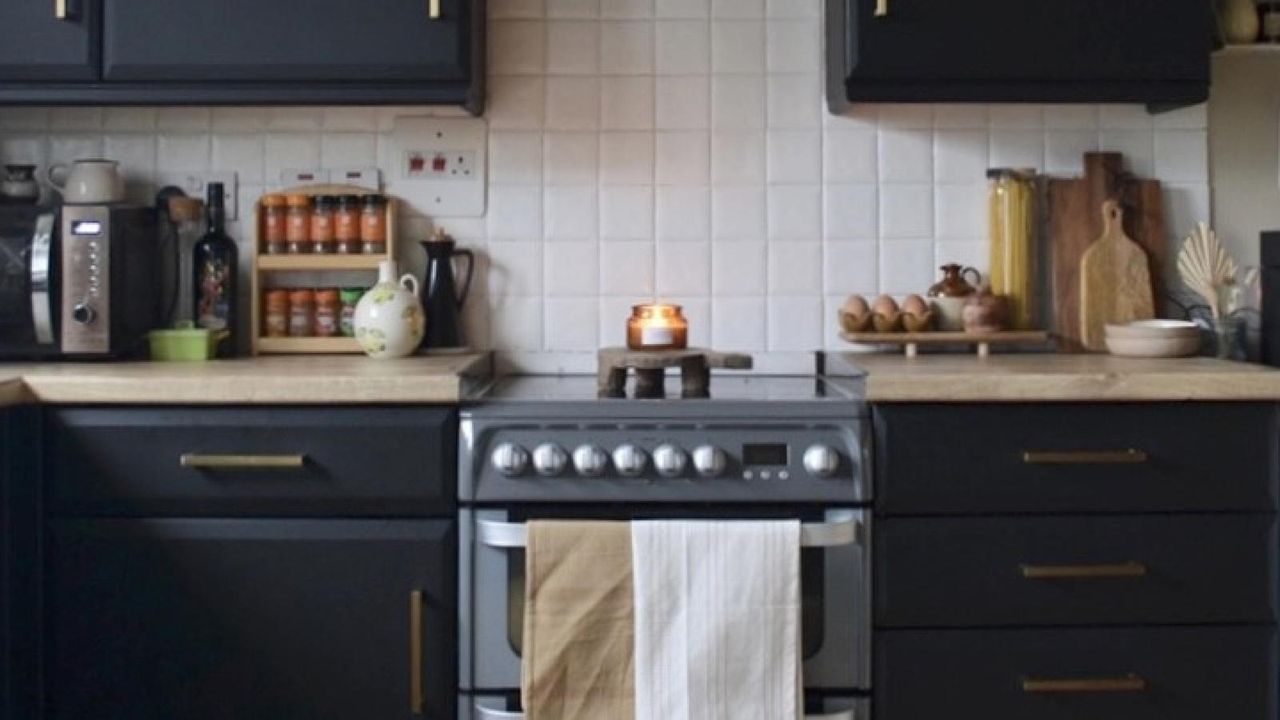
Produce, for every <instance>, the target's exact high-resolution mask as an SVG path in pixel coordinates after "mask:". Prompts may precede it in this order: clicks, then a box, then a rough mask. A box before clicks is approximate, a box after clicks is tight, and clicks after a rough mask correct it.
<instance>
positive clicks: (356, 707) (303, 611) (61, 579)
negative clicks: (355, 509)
mask: <svg viewBox="0 0 1280 720" xmlns="http://www.w3.org/2000/svg"><path fill="white" fill-rule="evenodd" d="M456 543H457V540H456V531H455V525H454V522H453V521H451V520H250V519H63V520H56V521H54V522H53V523H52V525H51V528H50V531H49V533H48V548H47V550H46V554H47V559H46V568H47V570H46V572H47V578H46V593H47V597H48V601H47V611H46V649H45V678H46V683H47V687H48V690H47V699H46V703H45V718H47V719H48V720H72V719H75V720H81V719H83V718H88V717H105V718H130V720H161V719H168V718H183V719H184V720H231V719H232V718H235V719H237V720H255V719H260V720H278V719H279V718H308V719H309V720H325V719H332V720H350V719H351V718H363V719H366V720H386V719H389V718H411V717H427V718H437V719H444V718H453V717H454V705H455V700H454V697H453V695H454V687H455V685H456V681H455V676H456V665H457V661H456V658H455V656H454V654H453V638H454V637H456V615H457V610H456V608H457V597H456V591H455V590H454V580H453V577H454V575H455V573H456V568H455V566H456V562H457V546H456ZM415 614H417V616H416V617H415ZM415 632H416V636H415V635H414V633H415ZM446 638H447V639H448V640H445V641H442V639H446ZM419 683H420V684H419ZM419 703H421V706H420V708H419ZM419 709H420V710H421V712H419Z"/></svg>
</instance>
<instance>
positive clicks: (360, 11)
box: [103, 0, 479, 84]
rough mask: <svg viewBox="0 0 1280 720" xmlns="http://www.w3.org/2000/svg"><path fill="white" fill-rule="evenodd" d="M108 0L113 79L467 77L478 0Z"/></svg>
mask: <svg viewBox="0 0 1280 720" xmlns="http://www.w3.org/2000/svg"><path fill="white" fill-rule="evenodd" d="M477 1H479V0H438V5H439V16H438V17H435V18H433V17H431V8H432V6H433V5H436V4H437V2H436V0H361V1H360V2H350V0H307V2H305V3H299V2H293V1H292V0H220V1H219V2H207V1H201V0H104V3H105V8H104V25H105V31H104V39H103V66H104V76H105V78H106V80H107V81H109V82H110V81H136V80H163V81H166V82H192V81H222V82H235V81H247V82H287V81H297V82H360V83H363V84H377V83H392V84H394V83H405V82H424V81H444V80H465V79H467V78H468V77H469V67H470V63H469V58H470V52H471V49H470V39H469V37H470V36H469V18H470V13H471V9H470V6H471V3H472V2H477Z"/></svg>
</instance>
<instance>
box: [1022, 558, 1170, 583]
mask: <svg viewBox="0 0 1280 720" xmlns="http://www.w3.org/2000/svg"><path fill="white" fill-rule="evenodd" d="M1019 567H1020V568H1021V569H1022V577H1023V578H1025V579H1027V580H1110V579H1123V578H1140V577H1143V576H1144V575H1146V574H1147V566H1146V565H1143V564H1142V563H1140V562H1123V563H1112V564H1101V565H1020V566H1019Z"/></svg>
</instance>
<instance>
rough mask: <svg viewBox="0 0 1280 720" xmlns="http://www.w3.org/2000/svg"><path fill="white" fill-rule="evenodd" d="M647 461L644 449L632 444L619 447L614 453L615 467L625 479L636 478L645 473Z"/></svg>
mask: <svg viewBox="0 0 1280 720" xmlns="http://www.w3.org/2000/svg"><path fill="white" fill-rule="evenodd" d="M647 461H648V459H647V458H646V457H645V453H644V449H643V448H638V447H636V446H635V445H632V444H630V443H628V444H626V445H619V446H618V447H617V448H616V449H615V450H614V451H613V466H614V467H615V468H617V469H618V472H619V473H620V474H621V475H623V476H624V477H635V476H637V475H639V474H640V473H642V472H644V466H645V463H646V462H647Z"/></svg>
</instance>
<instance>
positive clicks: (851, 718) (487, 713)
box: [476, 703, 857, 720]
mask: <svg viewBox="0 0 1280 720" xmlns="http://www.w3.org/2000/svg"><path fill="white" fill-rule="evenodd" d="M856 718H857V715H855V714H854V712H853V711H852V710H841V711H839V712H834V713H824V714H822V715H805V716H804V720H856ZM476 720H524V713H521V712H513V711H511V710H494V709H493V708H487V707H485V706H484V705H481V704H480V703H476Z"/></svg>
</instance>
